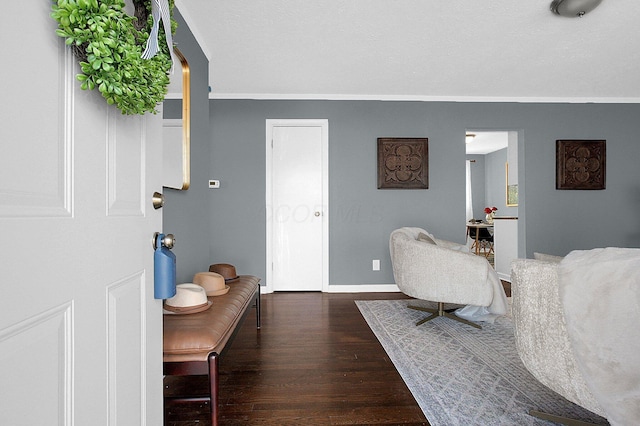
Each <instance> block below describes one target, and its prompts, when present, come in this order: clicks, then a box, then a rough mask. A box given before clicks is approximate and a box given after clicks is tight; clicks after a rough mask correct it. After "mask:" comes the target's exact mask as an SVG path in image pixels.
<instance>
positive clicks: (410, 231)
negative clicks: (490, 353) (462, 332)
mask: <svg viewBox="0 0 640 426" xmlns="http://www.w3.org/2000/svg"><path fill="white" fill-rule="evenodd" d="M419 238H420V239H419ZM429 240H431V241H429ZM389 251H390V254H391V264H392V266H393V276H394V278H395V281H396V284H397V285H398V288H399V289H400V291H401V292H403V293H404V294H406V295H408V296H411V297H413V298H416V299H421V300H428V301H431V302H436V303H437V304H438V309H431V308H425V307H421V306H409V308H411V309H416V310H420V311H424V312H428V313H430V314H431V315H430V316H428V317H426V318H424V319H423V320H421V321H419V322H418V323H416V325H420V324H422V323H424V322H426V321H429V320H432V319H434V318H437V317H439V316H445V317H447V318H451V319H454V320H457V321H460V322H463V323H465V324H469V325H472V326H473V327H476V328H481V327H480V325H478V324H476V323H474V322H471V321H468V320H467V319H464V318H460V317H459V316H457V315H455V314H453V313H450V312H447V311H446V310H445V309H444V304H445V303H452V304H459V305H474V306H478V307H488V306H490V305H491V304H492V302H493V301H494V299H495V298H494V293H495V291H496V288H497V287H499V291H501V292H502V295H504V289H503V288H502V285H501V284H500V280H499V278H498V276H497V275H496V274H495V271H493V269H492V268H491V265H489V262H487V259H486V258H485V257H484V256H476V255H474V254H471V253H469V252H468V251H469V249H468V248H467V247H466V246H461V245H459V244H455V243H452V242H450V241H445V240H440V239H436V238H433V237H432V236H430V235H429V234H428V233H427V231H425V230H424V229H422V228H412V227H404V228H400V229H396V230H394V231H393V232H392V233H391V235H390V237H389ZM496 286H497V287H496ZM505 301H506V299H505Z"/></svg>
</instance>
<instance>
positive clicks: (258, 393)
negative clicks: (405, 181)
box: [165, 292, 429, 426]
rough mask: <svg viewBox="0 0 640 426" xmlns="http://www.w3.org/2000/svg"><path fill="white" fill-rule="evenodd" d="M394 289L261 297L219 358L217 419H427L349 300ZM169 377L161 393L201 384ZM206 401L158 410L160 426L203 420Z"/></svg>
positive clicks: (390, 295) (397, 295) (349, 421)
mask: <svg viewBox="0 0 640 426" xmlns="http://www.w3.org/2000/svg"><path fill="white" fill-rule="evenodd" d="M398 298H405V296H404V295H402V294H401V293H357V294H336V293H333V294H329V293H307V292H305V293H274V294H267V295H263V296H262V329H261V330H259V331H258V330H256V328H255V312H252V313H251V314H249V316H247V318H246V319H245V321H244V324H243V325H242V328H241V329H240V332H239V333H238V334H237V336H236V338H235V340H234V341H233V343H232V344H231V347H230V349H229V350H228V351H227V352H226V353H225V354H224V356H223V357H222V358H221V361H220V368H221V376H220V395H221V396H220V414H219V419H220V422H221V424H223V425H239V424H250V425H254V424H258V425H365V424H366V425H428V424H429V423H428V422H427V419H426V418H425V417H424V414H423V413H422V411H421V410H420V408H419V407H418V405H417V403H416V402H415V399H414V398H413V396H412V395H411V392H410V391H409V389H408V388H407V386H406V385H405V383H404V381H403V380H402V378H401V377H400V375H399V374H398V372H397V370H396V369H395V367H394V365H393V363H392V362H391V361H390V360H389V358H388V356H387V354H386V353H385V351H384V349H383V348H382V346H381V345H380V343H379V342H378V340H377V339H376V337H375V335H374V334H373V332H372V331H371V330H370V329H369V326H368V325H367V323H366V322H365V320H364V318H363V317H362V315H361V314H360V311H359V310H358V308H357V307H356V305H355V303H354V300H365V299H398ZM201 379H202V378H197V379H196V380H193V379H191V380H185V379H180V378H171V380H170V381H167V382H165V384H166V385H168V388H167V386H166V389H165V392H168V393H169V392H174V391H175V392H180V391H182V390H183V388H188V389H189V390H193V391H196V392H197V391H199V390H200V389H204V386H205V381H204V380H201ZM208 410H209V407H208V405H206V404H198V403H192V404H185V405H182V406H179V407H178V406H176V407H175V408H174V407H171V409H169V410H166V411H165V425H170V426H191V425H208V424H209V420H208V419H207V413H208Z"/></svg>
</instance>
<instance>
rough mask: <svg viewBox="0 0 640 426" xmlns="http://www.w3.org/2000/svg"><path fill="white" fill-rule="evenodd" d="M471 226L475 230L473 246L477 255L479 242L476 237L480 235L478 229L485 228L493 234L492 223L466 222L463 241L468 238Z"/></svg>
mask: <svg viewBox="0 0 640 426" xmlns="http://www.w3.org/2000/svg"><path fill="white" fill-rule="evenodd" d="M471 228H474V229H475V230H476V232H475V243H474V244H473V246H474V247H475V253H476V254H477V255H479V254H480V242H479V240H478V237H479V235H480V229H487V230H488V231H489V233H491V234H493V223H487V222H467V235H466V237H465V241H468V240H469V234H470V230H471Z"/></svg>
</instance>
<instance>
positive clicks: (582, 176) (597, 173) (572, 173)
mask: <svg viewBox="0 0 640 426" xmlns="http://www.w3.org/2000/svg"><path fill="white" fill-rule="evenodd" d="M606 159H607V158H606V141H604V140H557V141H556V189H605V177H606V173H605V172H606Z"/></svg>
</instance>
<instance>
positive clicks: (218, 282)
mask: <svg viewBox="0 0 640 426" xmlns="http://www.w3.org/2000/svg"><path fill="white" fill-rule="evenodd" d="M193 282H194V283H196V284H198V285H200V286H202V287H203V288H204V289H205V291H206V293H207V296H222V295H223V294H227V292H228V291H229V286H228V285H225V280H224V277H223V276H222V275H220V274H218V273H216V272H198V273H197V274H195V275H194V276H193Z"/></svg>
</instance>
